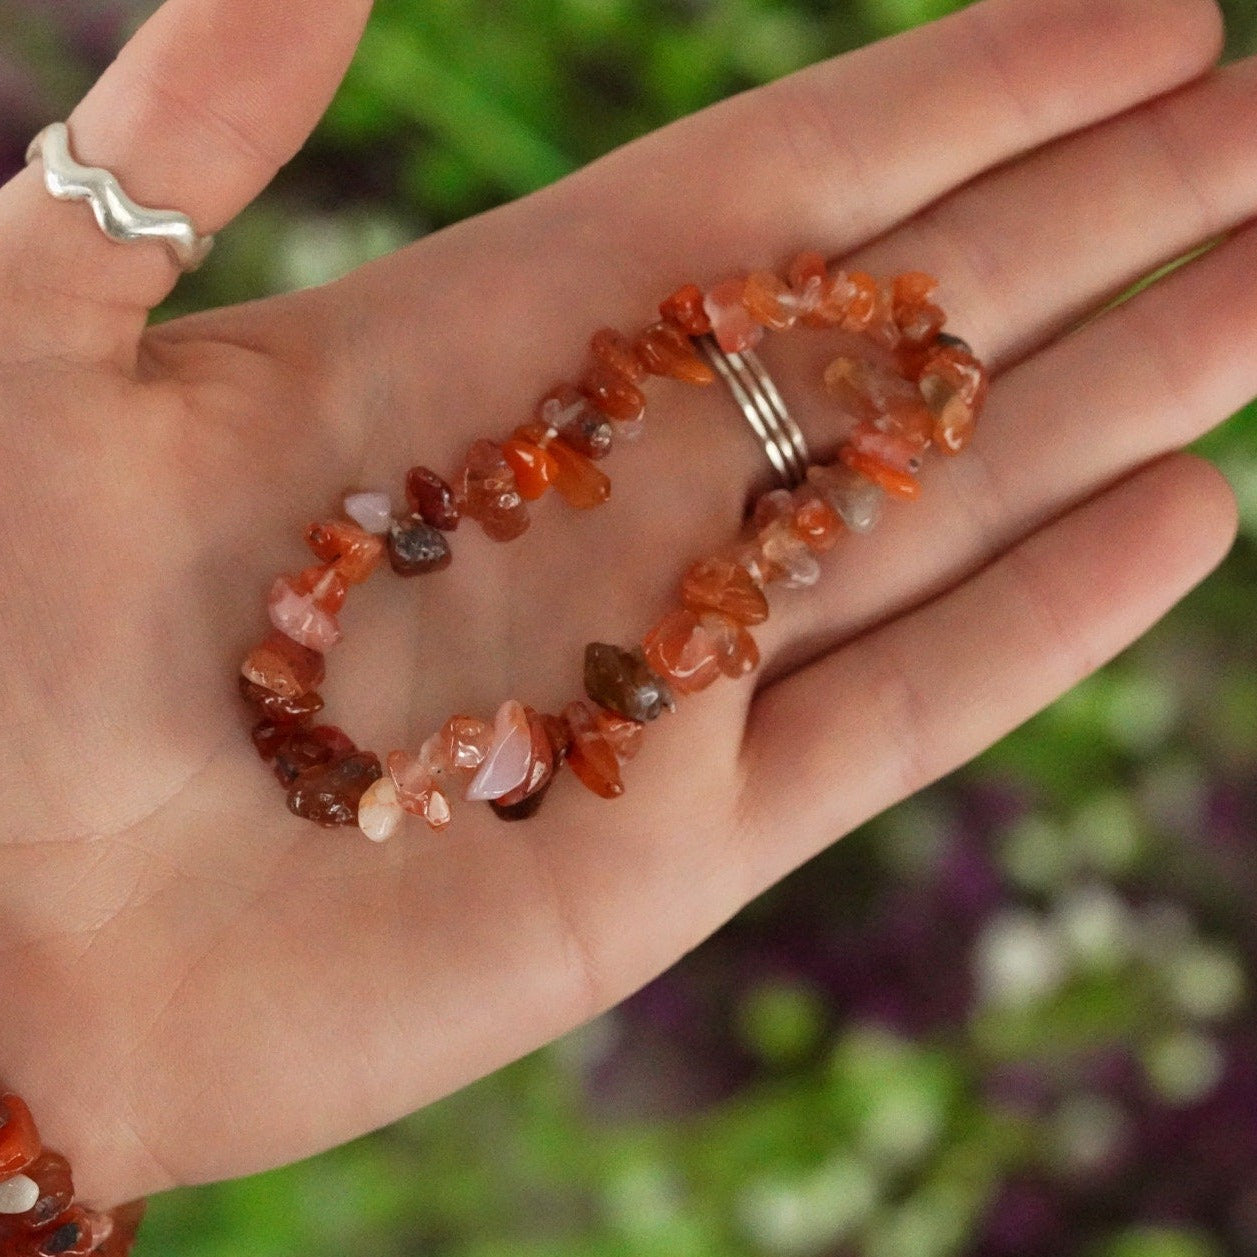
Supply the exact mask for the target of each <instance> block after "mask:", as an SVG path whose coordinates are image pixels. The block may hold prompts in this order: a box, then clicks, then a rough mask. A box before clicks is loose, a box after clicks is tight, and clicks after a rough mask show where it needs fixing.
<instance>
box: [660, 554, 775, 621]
mask: <svg viewBox="0 0 1257 1257" xmlns="http://www.w3.org/2000/svg"><path fill="white" fill-rule="evenodd" d="M681 604H682V605H683V606H684V607H686V608H688V609H689V610H691V611H699V612H701V611H721V612H723V613H724V614H725V615H728V616H732V617H733V619H735V620H737V621H738V622H739V623H741V624H763V622H764V621H765V620H766V619H768V599H767V598H765V597H764V591H763V590H762V589H761V588H760V586H759V585H758V584H757V583H756V581H755V579H754V578H753V577H752V575H751V573H750V572H749V571H747V569H746V568H745V567H743V566H742V565H741V564H740V563H735V562H734V561H733V560H732V559H729V558H716V559H702V560H700V561H699V562H698V563H695V564H694V565H693V566H692V567H691V568H690V569H689V571H687V572H686V573H685V575H684V577H682V579H681Z"/></svg>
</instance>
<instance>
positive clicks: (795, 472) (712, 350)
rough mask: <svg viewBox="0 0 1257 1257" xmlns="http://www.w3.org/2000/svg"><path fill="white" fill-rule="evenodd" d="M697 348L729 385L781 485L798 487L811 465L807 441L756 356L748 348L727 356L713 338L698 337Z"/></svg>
mask: <svg viewBox="0 0 1257 1257" xmlns="http://www.w3.org/2000/svg"><path fill="white" fill-rule="evenodd" d="M698 344H699V347H700V348H701V349H702V350H703V353H704V355H705V356H706V358H707V361H708V362H710V363H711V365H712V366H713V367H715V369H716V372H717V374H718V375H719V376H720V378H721V379H722V380H724V382H725V383H726V384H727V385H728V386H729V391H730V392H731V393H732V394H733V400H734V401H735V402H737V404H738V409H739V410H741V411H742V415H743V417H744V418H745V419H746V421H747V423H749V424H750V426H751V431H753V432H754V433H755V435H756V436H757V437H758V438H759V442H760V444H761V445H762V446H763V447H764V453H765V454H766V455H767V456H768V461H769V462H770V463H771V464H772V468H773V470H774V471H775V472H776V473H777V476H778V478H779V479H780V480H781V482H782V484H783V485H785V487H786V488H788V489H793V488H797V487H798V486H799V485H801V484H802V483H803V482H804V481H805V480H806V479H807V469H808V465H809V463H811V461H812V459H811V455H810V454H809V453H808V448H807V442H806V441H805V440H804V439H803V433H802V431H801V430H800V429H799V425H798V424H797V423H795V421H794V419H793V418H792V417H791V415H790V412H789V410H787V409H786V403H785V401H784V400H783V399H782V396H781V393H780V391H779V390H778V388H777V386H776V385H775V384H774V383H773V380H772V377H771V376H770V375H769V374H768V371H767V370H766V369H765V367H764V364H763V363H762V362H761V361H760V359H759V356H758V355H757V354H756V353H755V352H754V351H753V350H750V349H744V350H743V351H742V352H741V353H726V352H725V351H724V350H723V349H721V348H720V345H719V344H718V343H717V341H716V339H715V338H714V337H713V336H700V337H699V338H698Z"/></svg>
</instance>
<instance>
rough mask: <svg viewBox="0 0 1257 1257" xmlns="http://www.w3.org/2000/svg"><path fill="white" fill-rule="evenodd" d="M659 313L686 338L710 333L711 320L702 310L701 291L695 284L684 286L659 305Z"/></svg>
mask: <svg viewBox="0 0 1257 1257" xmlns="http://www.w3.org/2000/svg"><path fill="white" fill-rule="evenodd" d="M659 313H660V314H661V315H662V316H663V317H664V318H665V319H666V320H667V321H668V322H669V323H672V324H673V325H675V326H676V327H677V328H679V329H680V330H681V331H682V332H684V333H685V334H686V335H687V336H705V335H706V334H707V333H708V332H710V331H711V320H710V319H709V318H708V317H707V312H706V311H705V310H704V309H703V290H702V289H701V288H700V287H699V286H698V285H697V284H685V285H684V286H682V287H681V288H678V289H677V290H676V292H674V293H673V294H672V295H671V296H670V297H666V298H665V299H664V300H663V301H661V302H660V303H659Z"/></svg>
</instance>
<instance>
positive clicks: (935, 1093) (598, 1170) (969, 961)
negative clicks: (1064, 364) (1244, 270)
mask: <svg viewBox="0 0 1257 1257" xmlns="http://www.w3.org/2000/svg"><path fill="white" fill-rule="evenodd" d="M152 7H154V6H153V4H152V3H151V2H149V3H142V2H140V0H0V179H3V178H6V177H7V176H8V175H9V174H11V173H12V172H13V171H15V170H16V169H17V167H18V164H19V162H20V160H21V155H22V150H23V148H24V146H25V143H26V141H27V139H28V137H29V136H30V135H31V134H32V133H33V132H34V131H35V130H36V129H37V128H38V127H39V126H42V125H43V124H44V123H45V122H47V121H49V120H52V119H54V118H58V117H64V116H65V115H66V114H67V113H68V111H69V108H70V107H71V105H72V104H73V103H74V101H75V100H76V99H77V98H78V97H79V96H80V95H81V94H82V92H83V91H84V90H85V89H86V88H87V86H88V85H89V84H90V82H91V81H92V80H93V78H94V77H95V76H96V75H97V74H98V73H99V72H100V70H101V69H103V67H104V66H105V65H106V64H107V62H108V61H109V59H110V58H111V56H112V54H113V52H114V51H115V49H116V48H117V46H118V45H119V43H120V42H121V41H122V40H123V39H124V38H125V36H126V34H127V33H128V32H129V30H130V29H132V28H133V27H134V25H135V24H136V23H137V22H138V21H139V20H140V19H141V18H142V16H143V15H144V13H145V12H147V11H148V10H150V9H151V8H152ZM951 7H955V6H954V5H953V4H952V3H951V2H950V0H377V5H376V13H375V17H374V19H373V22H372V25H371V27H370V29H369V31H368V34H367V38H366V40H365V42H364V44H363V47H362V51H361V54H360V56H359V58H358V60H357V62H356V63H355V65H354V68H353V70H352V72H351V73H350V76H349V79H348V81H347V83H346V84H345V87H344V89H343V91H342V92H341V94H340V96H339V97H338V99H337V101H336V103H335V105H334V106H333V108H332V110H331V112H330V113H329V115H328V117H327V119H326V121H325V122H324V124H323V126H322V127H321V129H320V130H319V132H318V134H317V136H316V137H315V139H314V141H313V142H312V143H311V144H310V146H309V148H308V149H307V150H306V152H305V153H304V154H303V155H302V156H301V157H300V158H299V159H298V160H297V161H296V162H295V163H294V164H293V165H292V166H291V167H290V168H289V169H288V170H287V171H285V172H284V173H283V175H282V176H281V177H280V179H279V180H278V181H277V183H276V184H275V186H274V187H273V189H272V190H271V191H270V192H268V193H267V195H266V196H265V197H264V198H263V200H262V201H261V202H259V204H258V205H256V206H255V207H254V208H253V209H251V210H250V211H249V212H248V213H247V214H246V215H245V216H244V217H243V218H242V219H241V220H240V222H239V223H238V224H237V225H236V226H234V227H233V228H232V229H231V230H230V231H229V232H227V233H225V234H224V236H223V237H222V240H221V243H220V246H219V249H218V250H217V252H216V253H215V254H214V256H213V257H212V258H211V260H210V262H209V263H208V265H207V266H206V267H205V269H204V271H203V272H202V273H200V274H198V275H197V276H194V277H193V278H192V279H191V280H190V281H188V282H187V283H186V284H185V285H184V286H182V287H181V288H180V290H179V293H178V296H177V298H176V303H175V304H174V305H173V306H172V308H171V311H170V312H171V313H177V312H180V311H182V310H187V309H194V308H199V307H201V306H204V305H206V304H210V303H221V302H229V301H238V300H242V299H245V298H250V297H255V296H260V295H264V294H266V293H268V292H272V291H275V290H279V289H285V288H290V287H293V286H296V285H305V284H311V283H318V282H321V281H323V280H326V279H330V278H332V277H334V276H335V275H337V274H339V273H341V272H342V271H344V270H346V269H348V268H349V267H351V266H353V265H355V264H357V263H358V262H360V261H363V260H365V259H367V258H368V257H371V256H374V255H376V254H378V253H381V252H384V251H386V250H389V249H391V248H393V247H395V246H397V245H399V244H401V243H403V242H405V241H407V240H410V239H412V238H414V237H415V236H418V235H421V234H423V233H425V232H427V231H430V230H434V229H436V228H439V227H441V226H442V225H444V224H446V223H449V222H452V221H454V220H456V219H458V218H461V217H465V216H466V215H469V214H472V213H475V212H477V211H479V210H482V209H485V208H488V207H490V206H492V205H493V204H495V203H497V202H499V201H501V200H503V199H507V198H510V197H514V196H517V195H520V194H522V193H526V192H528V191H529V190H531V189H533V188H536V187H538V186H540V185H542V184H545V183H547V182H549V181H551V180H553V179H555V178H557V177H559V176H561V175H562V174H563V173H564V172H565V171H568V170H571V169H573V168H574V167H576V166H578V165H580V164H582V163H584V162H586V161H588V160H590V159H591V158H593V157H596V156H597V155H598V154H600V153H602V152H604V151H605V150H607V149H609V148H611V147H613V146H614V145H616V144H618V143H620V142H622V141H624V140H626V139H629V138H631V137H632V136H634V135H637V134H639V133H641V132H642V131H644V130H647V129H649V128H652V127H654V126H657V125H659V124H661V123H663V122H666V121H667V120H669V119H670V118H673V117H676V116H677V115H679V114H682V113H685V112H688V111H690V110H693V109H695V108H698V107H700V106H702V105H704V104H707V103H709V102H710V101H713V100H715V99H718V98H720V97H722V96H725V95H728V94H729V93H731V92H733V91H736V90H739V89H741V88H743V87H747V86H750V85H753V84H755V83H759V82H762V81H765V80H768V79H771V78H774V77H776V76H778V75H781V74H784V73H786V72H788V71H790V70H792V69H794V68H796V67H798V66H801V65H804V64H806V63H808V62H811V61H815V60H817V59H819V58H821V57H825V56H828V55H831V54H833V53H837V52H840V51H843V50H845V49H847V48H850V47H853V46H856V45H858V44H861V43H865V42H868V41H869V40H871V39H874V38H878V37H880V36H883V35H886V34H889V33H892V32H893V31H896V30H899V29H902V28H904V27H906V26H910V25H913V24H915V23H919V22H922V21H927V20H929V19H931V18H934V17H937V16H939V15H941V14H942V13H943V12H945V11H946V10H947V9H949V8H951ZM1226 7H1227V8H1228V19H1229V22H1230V51H1229V54H1228V55H1230V56H1239V55H1243V54H1245V53H1246V52H1251V51H1257V0H1230V3H1229V4H1228V5H1226ZM293 20H294V21H302V20H305V16H304V6H303V5H302V4H300V3H299V2H296V0H294V4H293ZM312 20H313V19H312ZM1254 161H1257V137H1254ZM1254 282H1257V277H1254ZM1254 352H1257V346H1255V347H1254ZM1255 422H1257V411H1253V412H1249V413H1248V414H1246V415H1241V416H1238V417H1237V418H1236V419H1235V420H1233V421H1232V422H1231V423H1230V424H1229V425H1228V426H1226V427H1225V428H1224V429H1222V430H1221V431H1219V432H1218V433H1216V434H1214V435H1213V436H1211V437H1210V438H1209V439H1208V440H1207V441H1206V442H1204V443H1203V449H1204V451H1205V452H1206V453H1208V454H1209V455H1210V456H1212V457H1214V458H1215V459H1216V460H1217V461H1218V462H1219V463H1220V464H1221V465H1222V467H1223V468H1224V470H1225V471H1226V472H1227V473H1228V475H1229V476H1230V478H1231V480H1232V483H1233V484H1234V485H1235V487H1236V489H1237V492H1238V494H1239V497H1240V501H1241V508H1242V513H1243V521H1244V522H1243V534H1242V536H1241V539H1240V541H1239V544H1238V545H1237V547H1236V549H1235V551H1234V553H1233V554H1232V555H1231V557H1230V559H1229V560H1228V561H1227V562H1226V564H1225V565H1224V567H1223V568H1222V569H1221V571H1220V572H1218V573H1217V574H1216V575H1215V576H1214V577H1213V578H1212V579H1211V580H1209V581H1208V582H1207V583H1206V584H1205V585H1204V586H1203V587H1202V588H1201V589H1200V590H1199V591H1198V592H1197V593H1196V594H1195V595H1194V596H1193V597H1191V598H1190V599H1189V600H1188V601H1187V602H1186V603H1185V604H1183V605H1182V606H1181V607H1180V608H1178V609H1177V610H1176V611H1175V612H1174V613H1173V614H1172V615H1171V616H1170V617H1169V618H1168V619H1167V620H1166V621H1165V622H1164V623H1163V624H1162V625H1160V626H1159V627H1158V628H1157V629H1156V630H1155V631H1154V632H1153V633H1152V634H1150V635H1149V636H1148V637H1147V638H1146V639H1144V640H1143V641H1142V642H1140V643H1139V644H1138V645H1137V646H1136V647H1135V648H1134V649H1132V650H1131V651H1129V652H1128V653H1127V654H1126V655H1125V656H1123V657H1122V658H1120V659H1119V660H1118V661H1116V662H1115V663H1114V664H1113V665H1112V666H1110V667H1109V668H1107V669H1106V670H1105V671H1104V672H1103V673H1102V674H1101V675H1099V676H1098V677H1096V678H1095V679H1094V680H1092V681H1091V682H1089V683H1087V684H1086V685H1084V686H1082V687H1080V688H1079V689H1077V690H1075V691H1074V692H1073V693H1071V694H1070V695H1068V696H1067V697H1066V698H1065V699H1063V700H1062V701H1061V702H1059V703H1058V704H1057V705H1056V706H1055V707H1053V708H1052V709H1051V710H1050V711H1048V712H1046V713H1045V714H1043V715H1042V716H1040V717H1039V718H1037V719H1036V720H1034V721H1032V722H1031V723H1030V724H1029V725H1027V726H1025V727H1024V728H1022V729H1021V730H1019V731H1018V732H1017V733H1015V734H1014V735H1013V736H1011V737H1009V738H1008V739H1006V740H1005V741H1004V742H1003V743H1002V744H1001V745H999V746H997V747H996V748H995V749H993V750H992V751H990V752H989V753H988V754H986V755H985V756H983V757H982V758H981V759H980V760H978V761H977V762H976V763H975V764H973V765H971V766H970V767H968V768H966V769H965V770H964V771H962V772H959V773H957V774H955V775H954V776H953V777H952V778H950V779H949V780H948V781H946V782H945V783H943V784H942V785H940V786H938V787H937V788H935V789H932V790H930V791H928V792H926V793H925V794H923V795H921V796H919V797H917V798H915V799H913V800H911V801H909V802H907V803H905V804H903V805H902V806H901V807H899V808H897V809H895V810H894V811H892V812H890V813H888V814H887V815H885V816H883V817H881V818H879V819H878V820H877V821H875V822H874V823H872V824H870V825H868V826H867V827H866V828H865V829H864V830H863V831H861V832H859V833H856V834H854V835H852V836H851V837H850V838H848V839H847V840H846V841H845V842H843V843H841V844H840V845H838V846H836V847H834V848H833V849H832V850H830V851H828V852H827V853H826V854H824V855H823V856H821V857H820V858H818V859H816V860H814V861H813V862H812V863H811V864H809V865H808V866H807V867H806V868H804V869H802V870H800V871H799V872H798V873H797V874H796V875H794V876H793V877H791V878H790V879H788V880H787V881H786V882H785V883H783V884H782V885H781V886H779V887H777V888H776V889H775V890H773V891H772V892H771V893H769V894H767V895H765V896H764V897H762V898H761V899H760V900H759V901H757V902H756V903H754V904H753V905H751V906H750V907H749V908H747V909H746V910H745V911H744V912H743V913H742V914H741V915H740V916H739V917H738V918H737V919H736V920H734V921H733V922H731V923H730V924H729V925H728V926H727V927H726V928H725V929H723V930H722V931H720V933H719V934H718V935H717V936H716V937H714V938H713V939H711V940H710V941H709V942H708V943H707V944H706V945H704V946H703V947H702V948H700V949H699V950H698V951H696V952H695V953H694V954H692V955H691V956H689V957H688V958H686V959H685V960H684V961H683V962H682V963H681V964H679V965H678V966H676V967H675V968H674V969H673V970H672V971H670V972H669V973H667V974H665V975H664V976H663V977H661V978H659V979H658V980H657V981H656V982H654V983H652V984H651V985H650V986H649V987H647V988H646V989H645V990H643V991H642V992H640V993H639V994H638V995H636V996H635V997H633V998H632V999H630V1000H629V1001H628V1002H627V1003H626V1004H624V1005H622V1006H621V1007H620V1008H619V1009H617V1010H615V1011H614V1012H613V1013H611V1014H609V1015H607V1016H606V1017H603V1018H601V1019H599V1020H598V1021H597V1022H595V1023H593V1024H591V1025H589V1026H587V1027H584V1028H582V1029H581V1030H580V1031H578V1032H576V1033H574V1034H572V1035H570V1036H569V1037H568V1038H566V1039H565V1040H563V1041H561V1042H560V1043H558V1044H555V1045H553V1046H552V1047H550V1048H548V1049H546V1050H543V1051H541V1052H538V1053H536V1054H534V1055H533V1056H531V1057H529V1058H527V1059H525V1060H523V1061H520V1062H518V1063H517V1064H516V1065H514V1066H512V1067H510V1068H508V1069H506V1070H503V1071H501V1072H500V1073H499V1074H497V1075H495V1076H493V1077H491V1078H489V1079H486V1080H484V1081H483V1082H481V1083H480V1084H478V1085H476V1086H474V1087H471V1088H469V1089H468V1090H466V1091H464V1092H462V1093H460V1094H458V1095H456V1096H453V1097H451V1098H449V1099H448V1100H446V1101H444V1102H442V1103H440V1104H437V1105H435V1106H433V1107H432V1108H430V1109H428V1110H425V1111H424V1112H422V1113H419V1114H417V1115H416V1116H414V1117H413V1118H411V1119H409V1120H407V1121H404V1122H401V1123H399V1124H398V1125H396V1126H394V1127H392V1128H390V1129H388V1130H385V1131H383V1132H380V1133H379V1134H377V1135H374V1136H371V1137H369V1138H365V1139H362V1140H360V1141H358V1142H357V1143H355V1144H353V1145H351V1146H349V1147H346V1148H342V1149H339V1150H337V1151H334V1152H332V1153H329V1154H327V1155H325V1156H322V1157H319V1158H316V1159H314V1160H313V1161H310V1162H307V1163H305V1164H302V1165H298V1166H295V1167H291V1168H289V1169H286V1170H282V1171H278V1172H275V1173H273V1174H268V1175H264V1176H261V1177H259V1178H255V1179H252V1180H248V1181H244V1182H239V1183H233V1184H224V1185H220V1186H216V1187H213V1188H207V1189H201V1190H191V1191H184V1192H177V1193H173V1194H171V1195H169V1196H167V1197H164V1198H162V1199H160V1200H158V1201H156V1202H154V1205H153V1208H152V1214H151V1220H150V1222H149V1223H148V1225H147V1227H146V1230H145V1231H144V1232H143V1234H142V1237H141V1242H140V1245H139V1248H138V1250H137V1251H138V1254H139V1257H157V1255H158V1254H162V1255H164V1257H226V1255H228V1254H230V1255H232V1257H249V1255H256V1257H298V1255H300V1257H331V1255H332V1254H337V1255H340V1254H352V1255H357V1254H363V1255H366V1254H370V1255H371V1257H391V1255H398V1257H400V1255H401V1254H424V1255H430V1257H945V1255H948V1254H978V1255H980V1257H1040V1255H1042V1257H1048V1255H1051V1257H1064V1255H1072V1254H1079V1255H1080V1257H1215V1255H1222V1254H1239V1255H1246V1254H1253V1255H1257V1004H1255V1002H1254V991H1255V990H1257V851H1255V850H1254V840H1255V839H1257V632H1255V630H1257V613H1255V611H1257V606H1255V604H1257V597H1255V596H1257V427H1255Z"/></svg>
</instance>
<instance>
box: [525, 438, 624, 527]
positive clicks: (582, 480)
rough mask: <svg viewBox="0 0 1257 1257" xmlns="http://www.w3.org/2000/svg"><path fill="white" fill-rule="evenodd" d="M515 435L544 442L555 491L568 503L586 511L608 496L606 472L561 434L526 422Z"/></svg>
mask: <svg viewBox="0 0 1257 1257" xmlns="http://www.w3.org/2000/svg"><path fill="white" fill-rule="evenodd" d="M515 438H516V440H519V441H524V442H531V443H532V444H534V445H538V446H539V445H540V444H541V442H542V441H545V442H547V444H546V446H545V452H546V453H547V454H549V455H550V457H551V459H552V460H553V462H554V466H555V476H554V482H553V483H554V487H555V490H556V491H557V492H558V494H559V496H560V497H562V499H563V500H564V501H565V502H566V503H567V504H568V505H569V506H574V507H575V508H576V509H577V510H590V509H591V508H593V507H595V506H601V505H602V504H603V503H604V502H605V501H606V500H607V499H608V498H609V497H610V496H611V480H610V477H608V475H607V473H606V472H604V471H602V470H600V469H599V468H598V466H597V465H596V464H595V463H594V462H593V460H592V459H589V458H586V457H585V456H584V454H581V453H578V452H577V451H576V450H574V449H573V448H572V447H571V446H570V445H568V443H567V442H566V441H564V440H563V439H562V438H561V437H553V436H550V435H549V432H548V429H546V428H544V427H543V426H542V425H541V424H537V423H526V424H525V425H524V426H523V427H522V428H517V429H516V431H515Z"/></svg>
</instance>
